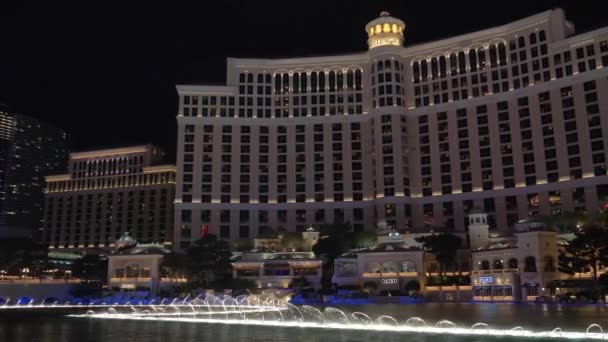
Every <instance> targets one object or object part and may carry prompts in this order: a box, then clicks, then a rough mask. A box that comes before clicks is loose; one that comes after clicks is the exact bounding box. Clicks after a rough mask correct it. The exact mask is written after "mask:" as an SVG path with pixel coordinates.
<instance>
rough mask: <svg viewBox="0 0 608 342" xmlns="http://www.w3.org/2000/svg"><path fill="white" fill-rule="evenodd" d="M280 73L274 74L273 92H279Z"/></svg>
mask: <svg viewBox="0 0 608 342" xmlns="http://www.w3.org/2000/svg"><path fill="white" fill-rule="evenodd" d="M281 89H282V88H281V75H274V93H275V94H280V93H281Z"/></svg>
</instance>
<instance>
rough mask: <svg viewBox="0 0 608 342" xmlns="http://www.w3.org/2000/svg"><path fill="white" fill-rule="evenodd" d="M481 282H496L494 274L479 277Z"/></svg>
mask: <svg viewBox="0 0 608 342" xmlns="http://www.w3.org/2000/svg"><path fill="white" fill-rule="evenodd" d="M479 283H480V284H494V276H482V277H479Z"/></svg>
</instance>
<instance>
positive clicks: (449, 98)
mask: <svg viewBox="0 0 608 342" xmlns="http://www.w3.org/2000/svg"><path fill="white" fill-rule="evenodd" d="M378 20H380V22H381V29H382V35H383V37H384V38H382V37H379V36H378V35H377V31H374V32H373V33H372V32H371V31H370V29H371V27H374V28H375V27H376V21H372V22H371V23H370V24H372V25H371V26H368V28H367V32H368V35H370V46H372V47H371V48H370V49H369V51H366V52H361V53H357V54H352V55H343V56H326V57H310V58H291V59H274V60H269V59H235V58H229V59H228V63H227V82H226V86H194V85H182V86H178V93H179V103H180V104H179V109H178V113H177V121H178V151H177V152H178V153H177V172H178V177H177V178H178V180H177V190H176V203H175V230H174V240H175V241H176V247H178V248H185V247H187V246H188V245H189V244H190V243H191V242H192V241H194V240H196V239H197V238H198V237H199V236H200V232H201V230H202V229H201V227H203V226H204V227H205V229H208V231H209V232H211V233H213V234H217V235H219V236H221V237H223V238H227V239H232V240H236V239H241V238H252V237H255V236H256V235H257V234H258V233H259V232H260V231H263V230H266V229H272V230H275V231H278V230H287V231H296V230H299V231H302V230H304V229H306V228H307V227H308V226H309V225H314V224H320V223H326V222H335V221H345V222H346V221H348V222H351V223H352V224H353V228H354V229H355V230H369V231H373V230H375V229H376V225H377V223H378V222H381V221H386V222H387V224H388V225H389V226H391V227H394V228H396V229H399V230H401V231H410V232H424V231H428V230H430V229H433V228H436V227H446V228H448V230H453V231H455V232H464V231H465V230H466V224H465V215H466V213H467V212H468V211H470V210H471V209H473V208H475V207H480V208H483V209H484V210H485V211H486V212H488V213H489V222H488V223H489V225H490V227H491V228H492V229H498V230H503V231H508V230H510V229H511V226H512V224H513V223H514V222H516V221H517V220H519V219H522V218H525V217H527V216H528V215H531V214H536V213H539V214H551V213H554V212H557V211H560V210H582V211H587V212H589V213H593V212H594V211H595V210H596V209H597V208H598V206H599V205H600V204H601V203H603V202H604V201H605V200H606V196H608V176H607V175H606V148H605V146H606V144H607V143H608V141H606V139H607V137H608V122H607V120H606V119H605V116H606V113H608V98H607V97H606V96H605V94H606V93H607V91H608V79H607V77H608V69H607V68H606V67H608V29H606V28H602V29H599V30H596V31H592V32H587V33H584V34H581V35H574V28H573V25H572V24H571V23H570V22H568V21H566V20H565V15H564V13H563V12H562V11H561V10H559V9H556V10H552V11H548V12H544V13H540V14H538V15H535V16H532V17H529V18H525V19H522V20H520V21H516V22H513V23H509V24H506V25H504V26H500V27H496V28H492V29H488V30H484V31H479V32H475V33H471V34H467V35H463V36H458V37H453V38H449V39H446V40H441V41H436V42H431V43H426V44H420V45H414V46H408V47H402V46H401V45H399V44H400V42H401V41H402V40H403V32H402V31H400V30H399V27H400V26H399V25H402V23H401V22H400V21H399V20H397V19H394V18H391V17H390V16H383V17H381V18H379V19H378ZM380 22H378V23H380ZM385 23H387V24H389V27H390V29H389V31H388V33H385V32H387V31H384V26H383V25H384V24H385ZM393 23H394V24H395V25H396V30H394V31H393V30H392V26H391V25H392V24H393ZM380 38H382V39H380ZM385 38H386V39H385ZM405 39H406V46H407V37H405Z"/></svg>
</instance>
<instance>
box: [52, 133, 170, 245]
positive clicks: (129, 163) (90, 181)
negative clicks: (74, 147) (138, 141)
mask: <svg viewBox="0 0 608 342" xmlns="http://www.w3.org/2000/svg"><path fill="white" fill-rule="evenodd" d="M160 163H161V155H160V151H159V150H158V149H157V148H156V147H154V146H151V145H144V146H134V147H126V148H117V149H109V150H98V151H90V152H79V153H72V154H71V155H70V161H69V173H68V174H65V175H53V176H47V177H46V189H45V206H44V226H43V234H42V235H43V239H44V241H45V242H47V243H48V244H49V247H50V248H61V249H71V250H93V249H108V248H110V247H113V246H114V242H115V240H116V239H118V237H120V235H122V233H124V232H130V233H131V236H133V237H134V238H135V239H136V240H138V241H140V242H157V243H168V244H170V243H171V241H172V238H173V236H172V232H173V223H172V222H173V200H174V196H175V174H176V169H175V166H174V165H162V164H160Z"/></svg>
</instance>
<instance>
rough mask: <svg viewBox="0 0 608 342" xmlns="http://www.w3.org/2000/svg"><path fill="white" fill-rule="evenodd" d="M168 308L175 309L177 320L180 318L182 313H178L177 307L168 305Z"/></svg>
mask: <svg viewBox="0 0 608 342" xmlns="http://www.w3.org/2000/svg"><path fill="white" fill-rule="evenodd" d="M169 307H171V308H173V309H175V312H177V318H180V317H182V313H181V311H179V307H178V306H177V305H175V304H171V305H169Z"/></svg>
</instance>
